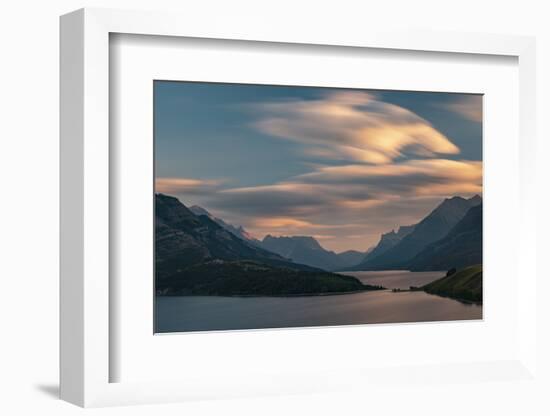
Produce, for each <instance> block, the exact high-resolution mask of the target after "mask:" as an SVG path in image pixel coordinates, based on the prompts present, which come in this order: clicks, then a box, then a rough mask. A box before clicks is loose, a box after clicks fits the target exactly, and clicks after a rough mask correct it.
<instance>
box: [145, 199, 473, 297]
mask: <svg viewBox="0 0 550 416" xmlns="http://www.w3.org/2000/svg"><path fill="white" fill-rule="evenodd" d="M155 222H156V228H155V248H156V277H157V278H156V290H157V293H158V294H165V295H170V294H177V295H182V294H217V295H293V294H294V295H295V294H319V293H333V292H350V291H357V290H369V289H377V288H378V287H369V286H366V285H362V284H361V282H359V280H357V279H355V278H353V277H349V276H341V275H339V274H336V273H332V272H334V271H338V270H348V271H352V270H397V269H401V270H412V271H427V270H449V269H453V268H458V269H460V268H463V267H467V266H471V265H473V264H481V263H482V225H483V224H482V200H481V197H479V196H477V195H476V196H474V197H472V198H470V199H465V198H461V197H457V196H455V197H452V198H447V199H445V200H444V201H442V202H441V203H440V204H439V205H438V206H437V207H436V208H435V209H434V210H433V211H431V212H430V213H429V214H428V215H427V216H426V217H425V218H423V219H422V220H421V221H419V222H418V223H417V224H413V225H407V226H401V227H398V228H397V229H396V230H391V231H390V232H388V233H384V234H382V235H381V237H380V241H379V242H378V244H377V245H376V246H375V247H373V248H371V249H369V250H368V251H367V252H360V251H354V250H349V251H346V252H343V253H335V252H333V251H330V250H327V249H325V248H324V247H323V246H322V245H321V244H320V243H319V242H318V241H317V240H316V239H315V238H313V237H310V236H282V237H276V236H272V235H267V236H265V237H264V238H263V239H262V240H258V239H256V238H254V237H253V236H252V235H251V234H249V233H248V232H247V231H246V230H245V229H244V228H243V227H242V226H234V225H232V224H229V223H227V222H226V221H224V220H222V219H220V218H217V217H215V216H213V215H212V214H210V213H209V212H208V211H207V210H206V209H204V208H202V207H199V206H196V205H195V206H192V207H191V208H187V207H186V206H185V205H184V204H182V203H181V202H180V201H179V200H178V199H177V198H174V197H171V196H167V195H162V194H157V195H156V196H155Z"/></svg>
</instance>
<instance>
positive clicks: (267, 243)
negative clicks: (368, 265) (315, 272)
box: [189, 205, 366, 271]
mask: <svg viewBox="0 0 550 416" xmlns="http://www.w3.org/2000/svg"><path fill="white" fill-rule="evenodd" d="M189 210H190V211H191V212H193V213H194V214H195V215H197V216H201V215H204V216H206V217H208V218H210V219H211V220H212V221H214V222H216V223H217V224H218V225H220V226H221V227H222V228H224V229H226V230H227V231H229V232H230V233H231V234H233V235H234V236H236V237H238V238H240V239H242V240H244V241H246V242H248V243H251V244H253V245H255V246H257V247H260V248H263V249H264V250H267V251H270V252H272V253H276V254H278V255H280V256H282V257H283V258H285V259H287V260H289V261H291V262H293V263H300V264H305V265H308V266H312V267H316V268H319V269H323V270H328V271H334V270H344V269H346V268H348V267H351V266H353V265H355V264H357V263H359V262H360V261H361V260H362V259H363V258H364V257H365V254H366V253H365V252H361V251H355V250H348V251H344V252H342V253H335V252H334V251H330V250H327V249H325V248H324V247H322V246H321V244H319V242H318V241H317V240H316V239H315V238H313V237H309V236H290V237H286V236H281V237H275V236H272V235H266V236H265V237H264V238H263V240H258V239H256V238H254V237H252V235H250V234H249V233H248V232H247V231H246V230H245V229H244V228H243V227H242V226H234V225H232V224H229V223H227V222H225V221H224V220H222V219H220V218H217V217H215V216H214V215H212V214H211V213H210V212H208V211H207V210H206V209H204V208H203V207H200V206H198V205H193V206H192V207H191V208H189Z"/></svg>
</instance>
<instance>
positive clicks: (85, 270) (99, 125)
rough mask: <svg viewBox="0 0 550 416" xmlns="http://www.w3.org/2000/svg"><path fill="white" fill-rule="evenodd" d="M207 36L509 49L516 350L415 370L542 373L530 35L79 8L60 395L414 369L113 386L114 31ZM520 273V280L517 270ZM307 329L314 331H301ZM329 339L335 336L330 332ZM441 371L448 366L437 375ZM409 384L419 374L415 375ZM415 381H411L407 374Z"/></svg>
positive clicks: (453, 375) (169, 390) (66, 163)
mask: <svg viewBox="0 0 550 416" xmlns="http://www.w3.org/2000/svg"><path fill="white" fill-rule="evenodd" d="M114 33H117V34H130V35H148V36H164V37H168V36H170V37H185V38H203V39H225V40H235V41H237V40H240V41H242V40H245V41H254V42H277V43H280V44H281V45H283V46H284V44H306V45H331V46H333V47H343V48H345V47H354V48H381V49H387V50H410V51H428V52H436V53H452V54H473V55H475V54H479V55H504V56H510V57H515V58H517V59H518V67H519V80H518V82H519V114H518V117H519V138H520V141H519V144H520V154H519V164H520V169H519V172H520V178H519V184H520V189H519V193H518V195H519V200H518V201H517V202H518V204H519V211H518V218H517V221H518V224H517V225H518V230H519V235H518V238H519V241H520V242H521V243H522V244H518V247H519V248H518V250H519V252H518V259H519V260H518V267H521V270H522V271H524V272H525V276H526V277H525V280H526V284H525V285H524V287H522V288H521V289H520V290H518V292H517V308H518V312H517V313H518V320H519V323H518V327H519V334H518V341H519V345H518V348H517V355H516V356H514V357H510V359H508V360H499V361H480V362H472V363H461V364H460V365H458V364H457V363H452V362H442V363H441V364H439V365H436V366H434V365H426V366H423V365H422V363H421V362H419V363H418V365H419V367H418V368H417V369H416V370H415V376H414V377H413V378H415V377H420V379H423V380H428V379H433V378H434V377H439V376H440V374H441V373H445V375H444V377H446V378H447V379H449V380H452V379H460V380H467V379H468V378H470V381H471V382H476V381H479V380H477V379H476V377H472V376H471V375H472V374H473V373H476V372H479V371H480V370H483V377H485V378H486V377H495V378H496V379H498V378H499V377H503V378H505V379H508V380H510V379H512V380H515V379H517V380H525V379H526V378H532V377H535V376H536V368H537V366H536V354H535V351H536V345H537V343H536V330H537V328H536V302H535V298H536V278H537V270H536V267H535V264H536V261H535V258H534V256H535V251H536V250H534V249H533V245H534V244H535V243H534V241H536V238H535V235H534V233H535V232H536V223H535V221H536V219H535V216H534V215H532V213H533V212H535V209H534V206H535V204H536V202H535V198H534V194H535V190H534V187H533V186H534V185H533V183H534V169H535V163H534V161H535V149H534V143H535V131H534V126H535V124H536V123H535V119H534V117H535V85H536V84H535V41H534V39H533V38H529V37H517V36H507V35H486V34H465V33H437V34H434V33H429V32H402V33H400V32H395V31H388V32H381V31H378V30H371V31H369V30H364V29H361V30H357V31H353V30H350V31H349V32H346V33H342V32H340V33H328V32H326V31H323V30H318V31H315V30H313V31H308V32H307V33H305V32H302V31H297V30H282V29H281V28H280V27H279V26H278V25H276V24H273V25H265V24H262V25H254V24H251V25H250V27H243V26H239V28H238V29H236V28H235V27H233V26H232V25H231V23H230V22H225V23H224V21H223V20H220V21H217V22H216V24H215V25H212V26H209V27H204V26H203V25H202V24H201V23H200V22H196V21H194V20H193V18H192V16H181V15H177V14H176V15H174V14H165V13H150V12H134V11H131V12H130V11H118V10H106V9H83V10H78V11H76V12H73V13H71V14H68V15H65V16H63V17H62V18H61V340H60V347H61V390H60V393H61V397H62V399H64V400H67V401H69V402H71V403H75V404H77V405H80V406H85V407H88V406H106V405H118V404H137V403H156V402H165V401H181V400H190V399H194V398H209V397H238V396H248V395H254V394H272V393H273V392H277V393H282V392H288V393H300V392H320V391H325V390H334V389H340V388H342V387H343V385H342V383H341V382H340V381H339V380H341V379H342V376H343V375H344V374H345V375H347V376H349V377H350V378H352V379H353V380H354V382H358V383H363V384H369V383H377V382H380V381H381V380H382V381H383V380H386V381H385V382H388V380H390V378H391V377H395V376H396V374H398V375H399V377H400V378H401V379H403V378H405V379H406V378H407V374H410V371H402V372H399V369H395V368H393V369H391V368H379V369H372V368H370V369H369V372H368V374H367V373H362V372H361V371H359V370H360V369H357V370H350V369H346V368H342V369H332V370H331V371H332V372H333V373H332V374H333V377H328V378H327V379H326V380H325V381H322V382H320V381H319V378H318V375H316V374H314V373H308V374H301V375H299V376H298V375H296V374H293V373H292V372H291V371H284V369H283V370H282V372H281V373H280V374H277V375H276V376H274V375H273V374H271V375H270V376H269V377H267V376H266V377H265V378H264V379H255V380H244V379H239V378H238V377H237V378H235V377H236V376H235V374H220V377H219V379H218V380H217V381H216V382H213V381H212V380H211V379H208V378H206V377H202V378H201V377H199V376H196V377H192V378H189V379H187V380H181V381H147V382H120V381H119V382H112V373H111V372H110V366H111V365H112V363H113V362H114V361H115V360H117V359H119V358H120V357H117V356H116V354H115V353H114V351H113V350H112V349H111V348H110V345H111V341H110V339H111V338H112V337H113V332H112V331H113V327H112V326H111V316H110V311H112V310H113V308H114V307H115V305H113V304H112V302H113V298H112V297H110V292H112V291H113V287H112V286H111V283H110V280H109V276H110V274H111V272H112V267H113V262H112V259H110V253H109V242H110V238H111V237H110V227H111V226H112V221H113V218H112V217H111V206H110V200H111V198H110V194H109V189H110V180H111V178H110V172H112V171H114V170H115V169H116V167H114V166H112V163H113V160H112V158H110V147H109V143H110V141H109V137H110V134H111V132H110V123H109V118H110V112H109V110H110V108H109V98H110V75H109V74H110V73H109V51H110V49H109V48H110V46H109V37H110V34H114ZM522 279H523V277H522ZM303 336H304V337H308V336H311V333H310V334H307V333H304V335H303ZM325 336H334V335H331V334H330V333H325ZM442 370H443V371H442ZM411 380H412V379H411ZM411 382H412V381H411Z"/></svg>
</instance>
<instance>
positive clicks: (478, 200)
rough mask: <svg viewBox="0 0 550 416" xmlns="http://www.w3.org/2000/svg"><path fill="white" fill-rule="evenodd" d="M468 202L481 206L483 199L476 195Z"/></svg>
mask: <svg viewBox="0 0 550 416" xmlns="http://www.w3.org/2000/svg"><path fill="white" fill-rule="evenodd" d="M468 201H470V202H475V203H477V204H481V201H482V199H481V196H479V195H474V196H473V197H471V198H470V199H468Z"/></svg>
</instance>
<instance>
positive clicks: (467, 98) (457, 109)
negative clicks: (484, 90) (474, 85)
mask: <svg viewBox="0 0 550 416" xmlns="http://www.w3.org/2000/svg"><path fill="white" fill-rule="evenodd" d="M446 107H447V109H448V110H449V111H452V112H454V113H457V114H458V115H460V116H461V117H462V118H465V119H466V120H470V121H474V122H476V123H481V122H482V120H483V96H482V95H481V94H472V95H459V96H457V97H456V99H455V100H454V101H452V102H450V103H449V104H447V106H446Z"/></svg>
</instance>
